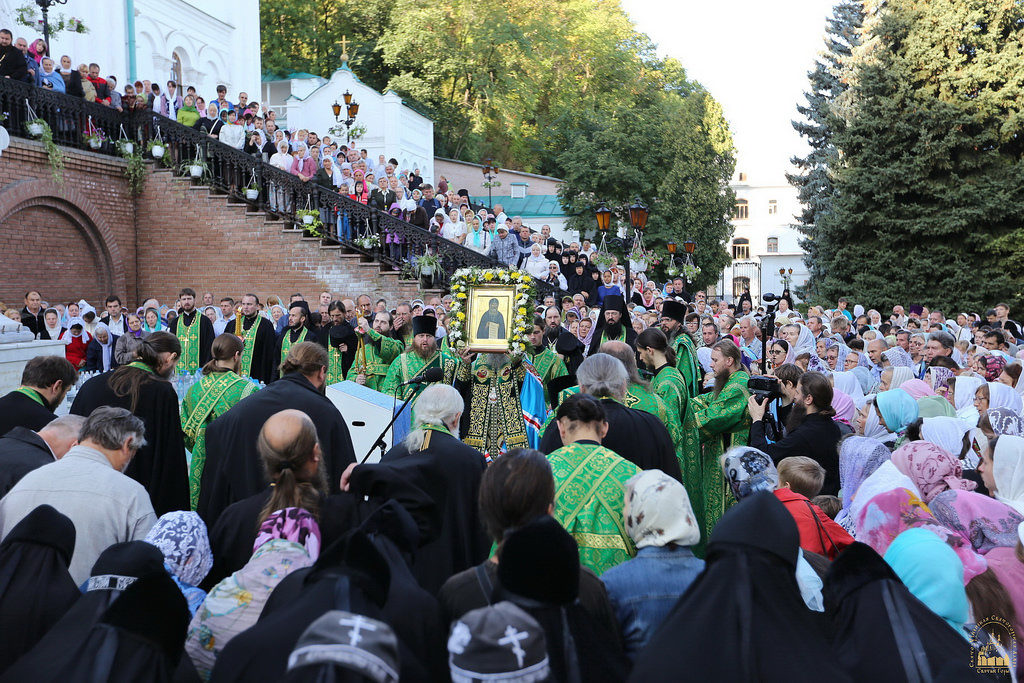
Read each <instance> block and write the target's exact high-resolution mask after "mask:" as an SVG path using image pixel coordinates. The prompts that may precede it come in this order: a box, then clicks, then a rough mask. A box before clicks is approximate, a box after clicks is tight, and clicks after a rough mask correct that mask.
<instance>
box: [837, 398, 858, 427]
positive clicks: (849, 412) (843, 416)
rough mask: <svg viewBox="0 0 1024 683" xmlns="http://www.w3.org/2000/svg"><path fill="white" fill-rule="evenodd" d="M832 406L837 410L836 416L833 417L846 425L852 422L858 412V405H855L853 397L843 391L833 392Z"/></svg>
mask: <svg viewBox="0 0 1024 683" xmlns="http://www.w3.org/2000/svg"><path fill="white" fill-rule="evenodd" d="M832 408H833V409H834V410H835V411H836V416H835V417H833V418H832V419H833V420H834V421H835V422H842V423H843V424H846V425H850V424H852V422H853V418H854V416H855V415H856V414H857V406H856V405H854V403H853V399H852V398H850V397H849V395H847V394H844V393H843V392H841V391H833V392H832Z"/></svg>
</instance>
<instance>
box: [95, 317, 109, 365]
mask: <svg viewBox="0 0 1024 683" xmlns="http://www.w3.org/2000/svg"><path fill="white" fill-rule="evenodd" d="M101 330H102V331H105V332H106V333H107V342H106V343H105V344H104V343H103V342H101V341H100V338H99V334H98V333H99V332H100V331H101ZM93 338H94V339H96V343H97V344H99V345H100V348H101V349H103V359H102V361H103V367H102V368H101V370H102V371H103V372H106V371H107V370H109V369H110V360H111V358H112V357H113V355H114V333H113V332H111V331H110V328H109V327H107V324H106V323H97V324H96V329H95V330H93Z"/></svg>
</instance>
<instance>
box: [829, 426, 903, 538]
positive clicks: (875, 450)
mask: <svg viewBox="0 0 1024 683" xmlns="http://www.w3.org/2000/svg"><path fill="white" fill-rule="evenodd" d="M889 457H890V455H889V449H888V448H886V446H885V444H884V443H882V442H881V441H879V440H878V439H872V438H870V437H867V436H850V437H847V438H845V439H843V442H842V443H841V444H840V445H839V486H840V491H839V492H840V493H841V494H842V498H843V509H842V510H840V511H839V514H838V515H836V522H837V523H839V524H840V525H842V527H843V528H844V529H846V530H847V531H853V527H854V520H853V518H852V517H851V516H850V505H851V503H852V502H853V496H854V494H856V493H857V489H859V488H860V485H861V484H862V483H863V482H864V480H865V479H867V478H868V476H869V475H871V473H873V472H874V471H875V470H877V469H878V468H879V467H880V466H881V465H882V463H884V462H888V461H889Z"/></svg>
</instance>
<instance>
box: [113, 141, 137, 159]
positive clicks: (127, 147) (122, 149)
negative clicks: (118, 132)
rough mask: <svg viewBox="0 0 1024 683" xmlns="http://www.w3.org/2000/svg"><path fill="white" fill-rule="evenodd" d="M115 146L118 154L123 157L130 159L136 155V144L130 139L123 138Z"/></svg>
mask: <svg viewBox="0 0 1024 683" xmlns="http://www.w3.org/2000/svg"><path fill="white" fill-rule="evenodd" d="M114 146H115V147H117V153H118V154H120V155H121V156H123V157H130V156H131V155H133V154H135V143H134V142H132V141H131V140H129V139H128V138H121V139H120V140H118V141H117V142H115V143H114Z"/></svg>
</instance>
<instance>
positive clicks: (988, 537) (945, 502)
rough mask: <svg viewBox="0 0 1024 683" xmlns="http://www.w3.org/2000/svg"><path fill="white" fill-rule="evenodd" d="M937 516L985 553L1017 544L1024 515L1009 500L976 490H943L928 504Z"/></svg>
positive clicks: (940, 520) (976, 548)
mask: <svg viewBox="0 0 1024 683" xmlns="http://www.w3.org/2000/svg"><path fill="white" fill-rule="evenodd" d="M928 507H929V509H930V510H931V511H932V514H933V515H935V519H937V520H939V522H941V523H942V525H943V526H946V527H948V528H950V529H952V530H953V531H955V532H957V533H958V534H960V536H962V537H963V539H964V540H965V541H967V542H968V543H970V544H971V547H973V548H974V550H975V551H977V552H979V553H981V554H982V555H984V554H985V553H987V552H988V551H990V550H992V549H993V548H999V547H1006V548H1015V547H1016V546H1017V528H1018V526H1019V525H1020V524H1021V522H1024V515H1022V514H1021V513H1019V512H1017V511H1016V510H1014V509H1013V508H1012V507H1010V506H1009V505H1007V504H1006V503H1001V502H999V501H998V500H996V499H995V498H989V497H988V496H985V495H982V494H980V493H977V492H976V491H954V490H952V489H950V490H949V491H943V492H942V493H940V494H938V495H937V496H935V498H934V499H932V502H931V503H929V504H928Z"/></svg>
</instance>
